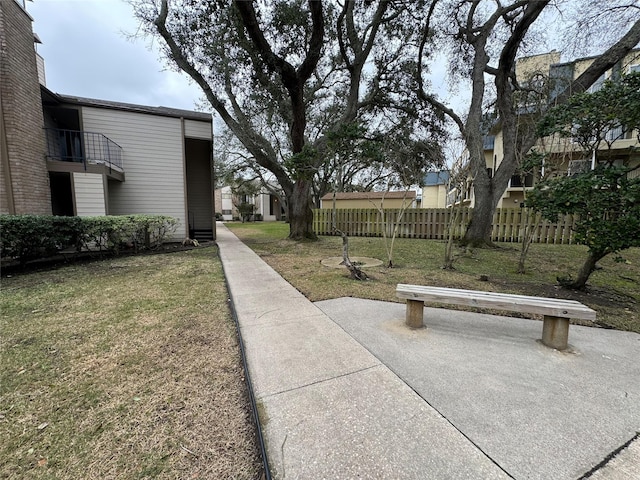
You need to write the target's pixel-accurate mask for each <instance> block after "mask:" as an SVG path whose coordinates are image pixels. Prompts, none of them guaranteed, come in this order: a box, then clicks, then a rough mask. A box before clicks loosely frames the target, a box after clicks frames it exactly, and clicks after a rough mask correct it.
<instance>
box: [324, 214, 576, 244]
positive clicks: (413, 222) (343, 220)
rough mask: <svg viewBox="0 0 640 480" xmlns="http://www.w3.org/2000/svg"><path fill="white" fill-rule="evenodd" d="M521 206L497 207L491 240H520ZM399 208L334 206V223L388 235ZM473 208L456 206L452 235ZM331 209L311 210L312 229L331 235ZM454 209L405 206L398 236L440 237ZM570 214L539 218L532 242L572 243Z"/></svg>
mask: <svg viewBox="0 0 640 480" xmlns="http://www.w3.org/2000/svg"><path fill="white" fill-rule="evenodd" d="M525 211H526V210H525V209H523V208H499V209H497V210H496V212H495V214H494V215H493V231H492V233H491V239H492V240H493V241H494V242H520V241H521V240H522V234H523V227H524V225H523V221H526V215H525ZM400 213H401V210H400V209H399V208H391V209H385V210H384V218H383V214H382V213H380V211H378V210H377V209H375V208H343V209H337V210H336V227H337V228H338V230H341V231H343V232H345V233H347V234H348V235H349V236H352V237H381V236H382V232H383V228H386V231H387V235H388V236H391V235H392V233H393V229H394V228H395V225H396V219H397V218H398V216H399V215H400ZM472 213H473V209H470V208H463V209H461V210H460V221H459V222H458V225H457V226H456V227H455V228H456V231H455V232H454V235H455V237H456V238H460V237H461V236H462V235H463V234H464V232H465V230H466V227H467V225H468V224H469V221H470V220H471V215H472ZM332 214H333V210H332V209H330V208H326V209H317V210H314V211H313V229H314V231H315V233H316V234H318V235H334V232H333V226H332ZM454 214H455V211H454V210H453V209H449V208H410V209H407V210H405V212H404V215H403V216H402V218H401V220H400V222H399V225H398V235H397V236H398V237H399V238H425V239H433V240H444V239H445V238H446V235H447V227H448V225H449V220H450V218H451V215H454ZM573 224H574V216H572V215H565V216H564V217H561V218H560V219H559V220H558V222H557V223H550V222H548V221H547V220H541V221H540V222H539V223H538V225H536V226H535V232H534V236H533V241H534V242H535V243H556V244H559V243H565V244H568V243H573V242H574V232H573V229H572V226H573Z"/></svg>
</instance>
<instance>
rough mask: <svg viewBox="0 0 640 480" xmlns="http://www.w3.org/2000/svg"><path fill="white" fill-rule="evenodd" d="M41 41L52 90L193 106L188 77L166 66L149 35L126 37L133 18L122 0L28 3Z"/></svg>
mask: <svg viewBox="0 0 640 480" xmlns="http://www.w3.org/2000/svg"><path fill="white" fill-rule="evenodd" d="M27 11H28V12H29V14H30V15H31V16H32V17H33V19H34V22H33V31H34V32H35V33H36V34H37V35H38V37H39V38H40V40H42V44H41V45H38V47H37V49H38V53H40V55H41V56H42V57H43V58H44V60H45V67H46V68H45V70H46V80H47V88H49V90H52V91H53V92H56V93H61V94H65V95H73V96H78V97H88V98H97V99H102V100H111V101H118V102H125V103H135V104H141V105H149V106H165V107H174V108H183V109H186V110H195V109H196V105H195V104H196V102H197V101H198V100H199V99H200V97H201V92H200V89H199V87H198V86H197V85H195V84H192V83H190V82H189V80H188V77H187V76H186V75H184V74H179V73H176V72H173V71H169V70H167V69H166V68H165V65H164V63H163V62H162V60H161V58H160V54H159V52H158V51H157V49H155V50H151V51H150V50H149V48H148V46H149V44H150V41H149V39H142V38H139V39H136V40H128V39H127V35H126V34H132V33H135V32H136V31H137V28H138V22H137V20H136V19H135V18H134V16H133V12H132V10H131V7H130V6H129V5H128V4H126V3H124V2H122V0H35V1H34V2H27Z"/></svg>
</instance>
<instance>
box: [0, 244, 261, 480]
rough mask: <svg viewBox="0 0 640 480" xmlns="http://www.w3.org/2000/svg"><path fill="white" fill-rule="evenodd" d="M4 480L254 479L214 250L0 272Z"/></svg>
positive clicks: (245, 409)
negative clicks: (17, 272)
mask: <svg viewBox="0 0 640 480" xmlns="http://www.w3.org/2000/svg"><path fill="white" fill-rule="evenodd" d="M0 295H1V296H0V300H1V302H2V303H1V305H2V325H1V328H2V332H3V335H2V340H1V342H2V343H1V348H2V352H3V353H2V369H1V370H2V371H1V372H0V375H1V380H0V415H1V417H0V455H1V456H2V458H3V462H2V466H0V476H1V477H3V478H56V479H76V478H244V479H254V478H258V477H259V475H260V472H261V467H262V464H261V459H260V456H259V450H258V446H257V439H256V437H255V426H254V423H253V418H252V416H251V412H250V407H249V401H248V396H247V391H246V385H245V381H244V374H243V370H242V365H241V361H240V353H239V347H238V341H237V337H236V332H235V327H234V325H233V322H232V320H231V318H230V314H229V310H228V306H227V292H226V287H225V284H224V277H223V274H222V271H221V266H220V263H219V261H218V259H217V256H216V251H215V249H214V248H206V249H196V250H192V251H190V252H181V253H174V254H167V255H151V256H140V257H129V258H126V259H117V260H106V261H102V262H94V263H87V264H84V265H76V266H70V267H65V268H61V269H59V270H55V271H49V272H37V273H30V274H25V275H17V276H14V277H12V278H4V279H3V280H2V292H1V294H0Z"/></svg>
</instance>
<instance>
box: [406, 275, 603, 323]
mask: <svg viewBox="0 0 640 480" xmlns="http://www.w3.org/2000/svg"><path fill="white" fill-rule="evenodd" d="M396 295H397V296H398V297H399V298H404V299H409V300H418V301H423V302H425V301H426V302H434V303H448V304H453V305H463V306H471V307H480V308H492V309H496V310H511V311H516V312H523V313H536V314H540V315H551V316H555V317H564V318H579V319H585V320H595V318H596V312H595V311H594V310H592V309H590V308H589V307H587V306H585V305H583V304H581V303H580V302H576V301H574V300H565V299H556V298H543V297H530V296H525V295H513V294H507V293H496V292H481V291H475V290H462V289H449V288H442V287H428V286H420V285H405V284H399V285H398V286H397V289H396Z"/></svg>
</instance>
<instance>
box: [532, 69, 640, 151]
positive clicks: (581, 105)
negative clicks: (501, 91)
mask: <svg viewBox="0 0 640 480" xmlns="http://www.w3.org/2000/svg"><path fill="white" fill-rule="evenodd" d="M621 125H622V126H624V128H625V129H626V130H638V129H639V128H640V73H638V72H636V73H630V74H629V75H625V76H624V77H622V79H621V80H620V81H617V82H614V81H606V82H604V85H603V87H602V88H601V89H600V90H598V91H596V92H593V93H588V92H584V93H580V94H576V95H573V96H571V97H570V98H569V100H568V101H567V103H566V104H564V105H559V106H557V107H554V108H552V109H550V110H549V112H548V113H547V114H546V115H545V116H544V118H543V119H542V120H541V121H540V123H539V124H538V128H537V133H538V135H539V136H541V137H546V136H550V135H554V134H558V135H560V136H561V137H564V138H573V139H575V141H576V142H578V143H579V144H580V146H581V147H582V148H583V149H584V150H585V151H587V152H592V151H593V150H595V149H597V148H598V146H599V144H600V143H601V142H602V141H605V140H606V135H607V133H608V132H610V131H611V130H613V129H615V128H617V127H619V126H621ZM613 140H616V138H611V139H610V141H613Z"/></svg>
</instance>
